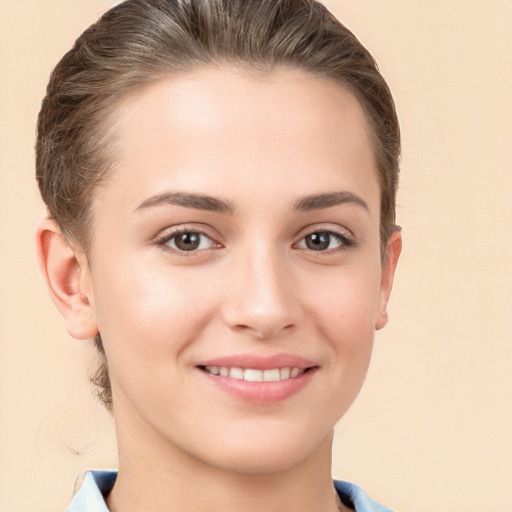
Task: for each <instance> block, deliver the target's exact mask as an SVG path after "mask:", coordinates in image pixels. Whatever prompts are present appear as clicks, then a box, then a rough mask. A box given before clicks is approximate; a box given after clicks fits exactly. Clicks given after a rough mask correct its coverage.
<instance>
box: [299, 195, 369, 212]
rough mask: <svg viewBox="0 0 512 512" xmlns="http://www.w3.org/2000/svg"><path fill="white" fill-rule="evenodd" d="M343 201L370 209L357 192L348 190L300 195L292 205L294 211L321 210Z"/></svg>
mask: <svg viewBox="0 0 512 512" xmlns="http://www.w3.org/2000/svg"><path fill="white" fill-rule="evenodd" d="M345 203H353V204H356V205H358V206H361V207H362V208H363V209H364V210H366V211H367V212H369V211H370V208H369V207H368V204H367V203H366V201H364V199H362V198H361V197H359V196H358V195H357V194H354V193H353V192H348V191H342V192H326V193H324V194H311V195H308V196H304V197H301V198H300V199H299V200H298V201H296V202H295V204H294V206H293V210H294V211H298V212H307V211H311V210H322V209H324V208H330V207H331V206H337V205H340V204H345Z"/></svg>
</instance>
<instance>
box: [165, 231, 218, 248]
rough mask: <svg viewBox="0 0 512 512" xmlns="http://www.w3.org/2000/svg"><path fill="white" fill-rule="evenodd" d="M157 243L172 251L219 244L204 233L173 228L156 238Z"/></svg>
mask: <svg viewBox="0 0 512 512" xmlns="http://www.w3.org/2000/svg"><path fill="white" fill-rule="evenodd" d="M157 244H158V245H160V246H163V247H164V248H165V249H167V250H170V251H172V252H195V251H203V250H206V249H212V248H214V247H216V246H218V245H219V244H217V243H216V242H214V241H213V240H212V239H211V238H210V237H209V236H208V235H207V234H206V233H203V232H201V231H193V230H174V231H173V232H171V233H169V234H166V235H164V236H163V237H161V238H160V239H158V240H157Z"/></svg>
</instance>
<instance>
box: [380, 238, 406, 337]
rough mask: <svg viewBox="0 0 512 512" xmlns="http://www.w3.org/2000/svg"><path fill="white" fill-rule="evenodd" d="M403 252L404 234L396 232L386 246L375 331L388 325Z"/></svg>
mask: <svg viewBox="0 0 512 512" xmlns="http://www.w3.org/2000/svg"><path fill="white" fill-rule="evenodd" d="M401 252H402V234H401V232H400V231H395V232H394V233H393V234H392V235H391V236H390V238H389V241H388V243H387V245H386V253H385V256H384V261H383V262H382V275H381V283H380V297H379V312H378V316H377V321H376V323H375V329H377V330H378V329H382V328H383V327H384V326H385V325H386V324H387V323H388V313H387V305H388V301H389V296H390V295H391V288H392V287H393V280H394V277H395V270H396V266H397V263H398V258H399V257H400V253H401Z"/></svg>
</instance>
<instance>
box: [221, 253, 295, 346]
mask: <svg viewBox="0 0 512 512" xmlns="http://www.w3.org/2000/svg"><path fill="white" fill-rule="evenodd" d="M283 259H284V257H283V256H282V255H281V256H280V257H279V255H272V254H271V253H270V252H269V251H259V253H258V254H256V253H252V254H251V255H249V256H247V255H245V256H241V257H240V261H239V262H238V264H236V265H235V266H234V267H235V268H234V269H233V272H232V273H231V272H230V273H229V278H228V280H227V283H226V287H227V289H226V294H227V296H228V299H227V300H226V301H225V303H224V307H223V318H224V321H225V323H226V324H227V325H228V326H229V327H230V328H231V329H234V330H236V331H239V332H244V333H245V334H248V335H250V336H253V337H255V338H258V339H271V338H275V337H278V336H281V335H283V334H284V333H287V332H291V331H292V330H293V329H294V328H295V327H296V326H297V323H298V321H299V319H300V316H301V313H300V312H301V308H300V304H299V301H298V298H297V294H296V290H295V289H294V286H295V283H294V279H293V274H292V272H291V269H289V268H287V264H286V262H285V261H283Z"/></svg>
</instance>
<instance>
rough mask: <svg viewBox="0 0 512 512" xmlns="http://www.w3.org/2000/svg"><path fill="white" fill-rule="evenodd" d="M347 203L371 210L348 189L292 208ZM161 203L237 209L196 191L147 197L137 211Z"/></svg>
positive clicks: (224, 210)
mask: <svg viewBox="0 0 512 512" xmlns="http://www.w3.org/2000/svg"><path fill="white" fill-rule="evenodd" d="M345 203H353V204H356V205H358V206H361V207H362V208H363V209H364V210H366V211H367V212H369V211H370V209H369V207H368V204H367V203H366V201H364V200H363V199H362V198H361V197H359V196H358V195H357V194H354V193H353V192H348V191H341V192H326V193H321V194H311V195H307V196H304V197H301V198H299V199H298V200H297V201H296V202H295V203H294V205H293V208H292V210H293V211H295V212H307V211H312V210H322V209H325V208H330V207H332V206H337V205H340V204H345ZM161 204H171V205H175V206H183V207H185V208H193V209H195V210H206V211H209V212H218V213H229V214H233V213H234V210H235V209H234V207H233V205H232V204H231V203H230V202H229V201H226V200H223V199H219V198H216V197H212V196H209V195H206V194H197V193H194V192H163V193H161V194H156V195H154V196H151V197H149V198H148V199H145V200H144V201H143V202H142V203H141V204H140V205H139V206H138V207H137V208H136V209H135V211H136V212H139V211H141V210H145V209H147V208H152V207H154V206H158V205H161Z"/></svg>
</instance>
